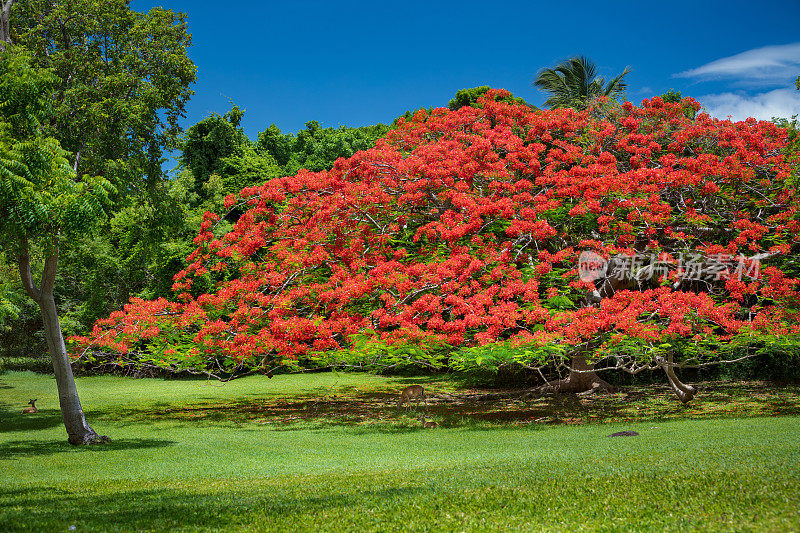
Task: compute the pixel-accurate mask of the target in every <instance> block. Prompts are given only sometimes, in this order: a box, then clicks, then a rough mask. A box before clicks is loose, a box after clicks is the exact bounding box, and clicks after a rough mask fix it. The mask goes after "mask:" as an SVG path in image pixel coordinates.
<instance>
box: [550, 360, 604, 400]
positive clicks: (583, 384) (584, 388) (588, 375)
mask: <svg viewBox="0 0 800 533" xmlns="http://www.w3.org/2000/svg"><path fill="white" fill-rule="evenodd" d="M547 388H551V389H553V390H555V391H557V392H574V393H579V392H588V391H591V390H596V391H606V392H616V390H617V389H616V388H615V387H614V386H613V385H611V384H610V383H608V382H607V381H606V380H604V379H603V378H601V377H600V376H598V375H597V373H596V372H595V371H594V364H591V363H589V362H588V361H587V360H586V357H584V356H583V355H580V354H579V355H574V356H573V357H572V362H571V363H570V372H569V376H567V379H560V380H558V381H556V382H554V383H550V385H549V386H547Z"/></svg>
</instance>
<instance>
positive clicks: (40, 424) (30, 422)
mask: <svg viewBox="0 0 800 533" xmlns="http://www.w3.org/2000/svg"><path fill="white" fill-rule="evenodd" d="M62 423H63V420H62V419H61V411H60V410H58V409H41V410H40V411H39V412H38V413H33V414H22V412H21V410H20V411H10V410H9V409H7V408H6V407H5V406H0V433H5V432H11V431H41V430H44V429H52V428H54V427H56V426H59V425H60V424H62Z"/></svg>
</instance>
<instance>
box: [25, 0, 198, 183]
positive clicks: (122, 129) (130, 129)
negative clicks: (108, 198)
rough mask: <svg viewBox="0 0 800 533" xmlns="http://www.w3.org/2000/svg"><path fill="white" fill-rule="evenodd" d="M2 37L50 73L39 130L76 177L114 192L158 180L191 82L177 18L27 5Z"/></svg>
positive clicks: (90, 2)
mask: <svg viewBox="0 0 800 533" xmlns="http://www.w3.org/2000/svg"><path fill="white" fill-rule="evenodd" d="M11 34H12V39H13V41H14V43H15V44H16V45H18V46H23V47H25V48H26V49H28V50H29V51H30V52H31V53H32V54H33V56H34V65H35V66H37V67H44V68H49V69H52V71H53V72H54V74H55V75H56V76H57V77H58V80H59V82H58V83H57V84H55V85H54V87H53V93H52V98H53V110H52V113H51V114H50V115H49V117H48V120H47V126H48V127H49V131H50V133H51V134H52V136H53V137H55V138H56V139H57V140H58V141H59V142H60V143H61V145H62V147H63V148H64V149H66V150H67V151H68V152H69V157H70V162H71V163H72V166H73V168H74V169H75V171H76V172H77V174H78V175H82V174H90V175H101V176H104V177H105V178H106V179H108V180H109V181H111V182H112V183H114V184H115V185H117V186H118V188H119V192H120V194H126V193H128V192H134V191H137V190H139V189H141V188H142V187H147V186H150V187H153V186H155V185H156V184H158V182H159V181H160V180H161V176H162V172H161V157H162V152H161V151H162V148H164V147H174V144H175V142H176V140H177V136H178V134H179V133H180V128H179V126H178V119H179V118H180V117H181V116H182V115H183V112H184V107H185V105H186V102H187V101H188V99H189V96H191V94H192V91H191V89H190V88H189V87H190V85H191V84H192V83H193V82H194V80H195V71H196V68H195V66H194V64H193V63H192V61H191V60H190V59H189V57H188V55H187V48H188V47H189V46H190V45H191V36H190V35H189V33H188V31H187V28H186V20H185V16H184V15H183V14H179V13H174V12H172V11H169V10H166V9H163V8H154V9H152V10H150V11H149V12H148V13H138V12H136V11H133V10H131V9H130V6H129V2H128V1H127V0H73V1H70V2H64V1H56V2H54V1H52V0H29V1H26V2H18V3H16V4H15V5H14V7H13V9H12V10H11ZM143 180H144V181H143Z"/></svg>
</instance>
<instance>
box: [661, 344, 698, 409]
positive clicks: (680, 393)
mask: <svg viewBox="0 0 800 533" xmlns="http://www.w3.org/2000/svg"><path fill="white" fill-rule="evenodd" d="M657 362H658V364H659V366H660V367H661V369H662V370H664V373H665V374H667V379H668V380H669V386H670V387H672V391H673V392H674V393H675V396H677V397H678V399H679V400H680V401H681V402H683V403H689V402H690V401H692V400H693V399H694V397H695V395H696V394H697V389H695V388H694V387H692V386H691V385H687V384H685V383H683V382H681V380H680V379H678V376H677V374H675V364H674V363H673V360H672V354H671V353H670V354H669V355H667V359H666V360H664V358H663V357H659V358H658V359H657Z"/></svg>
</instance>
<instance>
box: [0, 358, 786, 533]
mask: <svg viewBox="0 0 800 533" xmlns="http://www.w3.org/2000/svg"><path fill="white" fill-rule="evenodd" d="M408 382H411V380H392V379H388V378H383V377H377V376H369V375H364V374H338V373H337V374H330V373H329V374H308V375H302V376H276V377H275V378H274V379H271V380H268V379H266V378H264V377H252V378H246V379H242V380H239V381H234V382H231V383H229V384H225V385H221V384H218V383H214V382H210V383H209V382H205V381H182V380H166V381H165V380H134V379H128V378H114V377H92V378H81V379H80V380H79V383H78V387H79V390H80V392H81V395H82V399H83V403H84V408H85V410H86V411H87V414H88V416H89V418H90V422H91V423H92V424H93V426H94V427H95V429H97V430H98V431H99V432H101V433H103V434H107V435H109V436H110V437H112V439H113V442H112V443H111V444H108V445H103V446H94V447H85V448H73V447H70V446H69V445H68V444H66V438H65V433H64V430H63V428H62V427H61V425H60V424H61V422H60V415H59V413H58V410H57V395H56V392H55V384H54V382H53V380H52V379H51V378H49V377H47V376H43V375H37V374H32V373H28V372H24V373H7V374H4V375H0V531H67V530H68V528H69V527H70V526H73V525H74V526H75V531H88V530H94V531H114V530H122V531H144V530H174V529H178V530H216V529H218V530H226V531H227V530H257V531H319V530H325V531H352V530H356V531H361V530H365V531H400V530H420V531H426V530H430V531H484V530H497V531H501V530H502V531H506V530H521V531H563V530H569V531H632V530H633V531H665V530H678V529H679V528H685V529H686V530H690V531H758V532H762V531H797V530H800V483H798V479H800V417H798V416H797V415H796V413H797V412H798V411H797V406H798V405H799V404H800V393H798V390H797V389H796V388H789V389H763V390H761V389H759V390H755V391H753V390H750V389H748V388H747V387H745V388H739V389H736V388H733V389H731V388H729V389H725V388H721V389H716V390H714V391H712V392H709V393H708V394H706V395H705V396H706V398H705V401H706V407H701V406H700V405H701V402H703V401H704V398H703V394H701V396H700V397H699V398H698V399H699V402H698V404H697V406H690V407H688V408H687V407H683V406H680V405H678V404H677V403H676V402H674V401H670V400H669V396H668V395H667V394H665V393H664V392H663V391H658V392H657V393H656V394H653V395H652V397H650V398H648V397H645V396H644V395H637V394H638V392H637V391H634V393H631V394H628V395H615V396H611V397H606V398H599V399H597V400H593V401H590V400H587V401H586V402H582V405H580V406H578V412H577V414H573V415H570V413H569V412H568V411H567V408H566V407H564V406H563V405H559V406H549V407H548V406H547V405H542V404H541V402H538V401H533V400H532V401H530V402H527V403H526V404H525V405H521V404H520V402H519V401H513V402H512V401H509V402H506V404H505V407H506V409H507V410H509V411H510V412H512V413H527V415H528V418H524V417H523V416H522V415H520V416H513V417H511V420H499V419H498V417H492V416H487V415H490V414H492V413H497V412H499V411H498V410H497V409H496V408H497V405H495V404H492V406H494V407H492V406H489V408H480V409H479V408H478V405H477V404H469V403H464V404H455V405H452V404H446V405H445V404H440V405H437V404H435V403H432V405H431V406H430V407H429V410H428V416H429V417H431V418H433V419H435V420H438V421H439V422H440V427H438V428H434V429H424V430H423V429H422V428H420V427H419V425H420V424H419V422H418V421H417V420H416V419H415V417H414V416H415V415H414V410H413V409H411V410H410V411H409V414H405V410H404V411H399V410H398V409H397V408H396V407H395V406H394V405H392V403H391V401H392V400H393V396H390V393H391V392H392V391H396V390H397V389H398V388H400V387H401V386H402V385H403V384H405V383H408ZM426 388H428V389H429V390H432V391H442V392H444V391H447V392H450V393H452V394H456V395H458V394H460V392H459V391H457V390H455V389H454V388H452V386H451V385H449V384H447V383H445V382H438V383H437V382H434V383H428V384H426ZM742 391H743V392H742ZM29 398H39V402H38V404H39V405H40V408H41V409H42V411H41V412H40V413H38V414H37V415H34V416H26V417H23V415H21V414H20V411H21V410H22V408H23V407H24V406H25V404H26V402H27V401H28V399H29ZM754 398H755V399H754ZM726 402H727V403H728V404H729V408H723V407H720V406H721V405H723V406H724V405H725V404H726ZM523 403H524V402H523ZM709 406H711V407H709ZM742 406H744V407H742ZM484 407H485V406H484ZM637 407H638V409H636V408H637ZM548 409H549V411H548ZM459 411H460V412H461V415H459V414H458V412H459ZM548 413H549V414H548ZM637 413H638V414H637ZM766 413H772V414H780V413H788V414H786V415H783V416H769V417H765V416H757V415H763V414H766ZM539 415H542V416H539ZM556 415H558V417H559V420H562V423H559V424H554V423H552V421H553V418H554V417H555V416H556ZM542 419H544V420H542ZM624 420H630V421H629V422H623V421H624ZM536 421H540V422H536ZM563 421H566V423H564V422H563ZM579 421H580V422H581V423H578V422H579ZM623 429H632V430H635V431H638V432H639V433H640V434H641V435H640V436H638V437H626V438H607V437H606V435H608V434H610V433H612V432H614V431H619V430H623Z"/></svg>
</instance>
